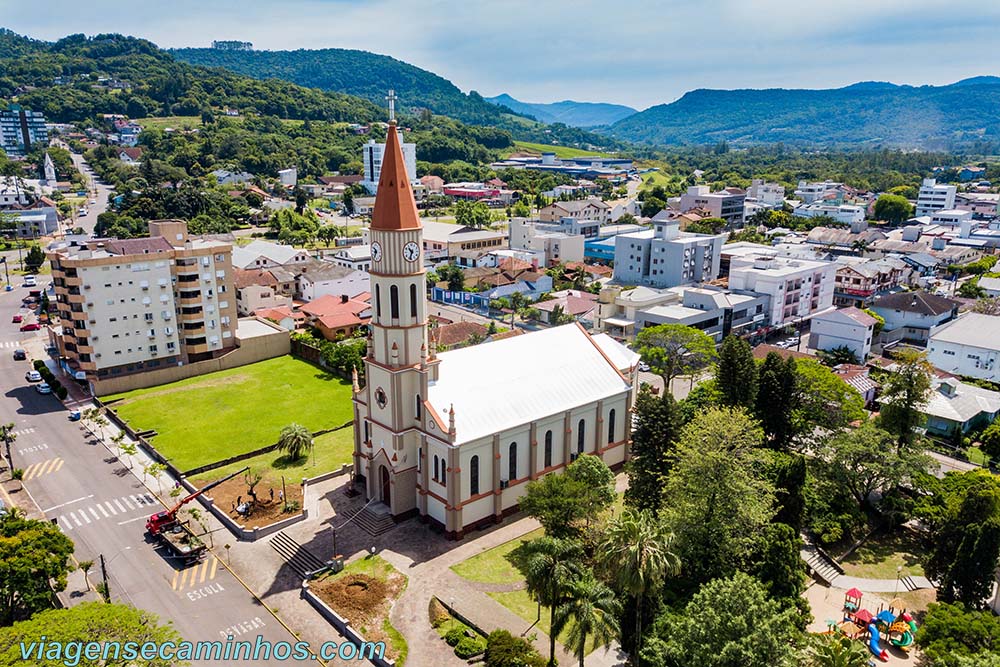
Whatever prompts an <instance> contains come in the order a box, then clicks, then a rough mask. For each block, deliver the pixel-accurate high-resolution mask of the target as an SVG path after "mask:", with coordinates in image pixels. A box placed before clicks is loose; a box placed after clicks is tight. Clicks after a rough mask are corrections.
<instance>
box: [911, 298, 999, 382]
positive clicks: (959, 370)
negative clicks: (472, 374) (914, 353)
mask: <svg viewBox="0 0 1000 667" xmlns="http://www.w3.org/2000/svg"><path fill="white" fill-rule="evenodd" d="M927 359H928V361H930V362H931V363H932V364H934V365H935V366H937V367H938V368H940V369H941V370H943V371H948V372H949V373H954V374H956V375H965V376H968V377H974V378H979V379H981V380H990V381H994V382H995V381H1000V363H998V359H1000V317H993V316H992V315H981V314H979V313H967V314H965V315H963V316H962V317H959V318H958V319H956V320H955V321H954V322H950V323H949V324H947V325H946V326H944V327H941V328H940V329H938V330H937V331H935V332H934V333H933V334H931V337H930V341H929V342H928V345H927Z"/></svg>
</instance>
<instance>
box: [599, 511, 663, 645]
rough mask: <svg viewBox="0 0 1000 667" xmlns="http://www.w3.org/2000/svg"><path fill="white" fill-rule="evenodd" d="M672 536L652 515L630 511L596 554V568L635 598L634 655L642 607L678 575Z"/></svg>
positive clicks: (615, 524) (610, 529) (615, 521)
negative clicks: (647, 598) (671, 546)
mask: <svg viewBox="0 0 1000 667" xmlns="http://www.w3.org/2000/svg"><path fill="white" fill-rule="evenodd" d="M673 538H674V536H673V533H671V532H670V530H669V529H668V528H667V526H666V524H665V523H664V522H663V521H662V520H661V519H660V518H659V517H658V516H656V515H654V514H652V513H651V512H639V511H636V510H635V509H633V508H631V507H626V508H625V509H624V511H623V512H622V513H621V515H620V516H618V517H617V518H615V519H612V521H611V523H610V524H609V525H608V527H607V530H606V531H605V534H604V539H603V541H602V543H601V546H600V548H599V549H598V553H599V554H600V560H599V566H600V567H601V570H602V571H603V572H604V573H605V574H606V576H607V577H608V578H609V579H610V580H611V581H613V582H614V584H615V587H616V588H617V589H618V590H620V591H623V592H625V593H627V594H628V595H630V596H631V597H633V598H635V652H634V653H633V655H635V656H638V655H639V650H640V648H641V646H640V644H641V642H642V606H643V605H642V603H643V600H644V599H645V598H646V597H647V596H650V595H653V594H655V593H656V592H657V591H659V590H660V588H662V586H663V583H664V581H665V580H666V579H667V577H673V576H677V575H678V574H680V571H681V560H680V558H678V557H677V555H676V554H675V553H673V552H672V551H670V544H671V542H672V541H673Z"/></svg>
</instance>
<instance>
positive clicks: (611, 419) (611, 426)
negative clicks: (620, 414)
mask: <svg viewBox="0 0 1000 667" xmlns="http://www.w3.org/2000/svg"><path fill="white" fill-rule="evenodd" d="M614 441H615V409H614V408H611V411H610V412H608V444H609V445H610V444H611V443H612V442H614Z"/></svg>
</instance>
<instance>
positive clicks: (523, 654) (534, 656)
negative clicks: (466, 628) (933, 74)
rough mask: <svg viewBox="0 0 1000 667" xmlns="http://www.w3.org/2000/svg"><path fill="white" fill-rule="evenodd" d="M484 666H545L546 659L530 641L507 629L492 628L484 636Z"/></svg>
mask: <svg viewBox="0 0 1000 667" xmlns="http://www.w3.org/2000/svg"><path fill="white" fill-rule="evenodd" d="M483 661H484V664H485V665H486V667H545V665H546V660H545V658H543V657H542V656H541V655H540V654H539V653H538V651H536V650H535V647H534V646H532V645H531V643H530V642H529V641H528V640H526V639H522V638H521V637H515V636H514V635H512V634H510V632H508V631H507V630H494V631H493V632H491V633H490V636H489V637H487V638H486V654H485V655H484V656H483Z"/></svg>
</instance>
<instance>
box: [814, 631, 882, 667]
mask: <svg viewBox="0 0 1000 667" xmlns="http://www.w3.org/2000/svg"><path fill="white" fill-rule="evenodd" d="M804 657H805V660H806V662H805V664H806V665H807V667H868V657H869V654H868V651H867V650H865V647H864V644H862V643H861V642H858V641H855V640H853V639H851V638H849V637H845V636H843V635H815V636H814V637H812V639H811V641H810V645H809V648H808V649H807V651H806V654H805V656H804Z"/></svg>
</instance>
